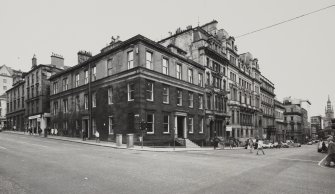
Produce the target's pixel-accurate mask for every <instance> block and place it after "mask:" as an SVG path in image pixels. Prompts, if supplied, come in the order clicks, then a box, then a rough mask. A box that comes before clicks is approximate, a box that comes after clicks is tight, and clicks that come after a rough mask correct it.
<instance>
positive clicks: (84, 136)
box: [81, 129, 86, 141]
mask: <svg viewBox="0 0 335 194" xmlns="http://www.w3.org/2000/svg"><path fill="white" fill-rule="evenodd" d="M81 133H82V136H83V141H86V131H85V129H82V130H81Z"/></svg>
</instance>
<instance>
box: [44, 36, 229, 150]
mask: <svg viewBox="0 0 335 194" xmlns="http://www.w3.org/2000/svg"><path fill="white" fill-rule="evenodd" d="M204 74H205V68H204V67H203V66H202V65H200V64H199V63H197V62H194V61H192V60H189V59H187V58H186V57H185V55H184V52H183V51H182V50H180V49H179V48H176V47H168V48H167V47H164V46H162V45H160V44H158V43H156V42H154V41H151V40H149V39H148V38H145V37H143V36H141V35H137V36H135V37H132V38H130V39H128V40H126V41H123V42H122V41H119V40H113V41H112V42H111V43H110V45H108V46H107V47H105V48H103V49H102V50H101V52H100V53H99V54H97V55H95V56H91V54H90V53H88V52H79V53H78V65H75V66H73V67H71V68H69V69H67V70H64V71H62V72H60V73H58V74H56V75H54V76H52V77H51V78H50V81H51V83H52V86H51V95H50V105H51V110H52V111H51V112H52V119H51V126H52V127H53V128H57V129H58V131H59V132H60V134H61V135H66V136H77V137H78V136H80V135H81V131H82V129H83V130H85V131H86V132H87V133H88V137H93V134H94V133H95V131H96V130H98V131H99V133H100V138H101V139H102V140H114V139H115V135H116V134H123V135H126V134H129V133H132V134H135V136H140V135H141V129H140V126H139V122H140V121H145V122H147V132H146V134H145V136H144V141H145V143H146V144H150V145H152V144H165V145H166V144H169V143H171V142H173V141H174V136H177V137H179V138H185V139H186V141H187V140H188V139H189V140H192V141H194V142H197V143H199V144H200V143H204V142H205V141H206V139H208V136H207V134H209V131H207V129H206V128H205V125H206V123H205V108H204V90H205V88H204ZM221 87H222V86H221ZM217 106H218V107H217V109H219V110H222V109H223V103H220V104H219V103H217ZM219 106H220V107H219ZM136 139H137V138H136Z"/></svg>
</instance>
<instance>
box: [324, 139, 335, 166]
mask: <svg viewBox="0 0 335 194" xmlns="http://www.w3.org/2000/svg"><path fill="white" fill-rule="evenodd" d="M327 140H328V156H327V158H326V164H325V165H326V166H330V163H331V162H335V143H334V138H333V136H330V137H329V138H328V139H327Z"/></svg>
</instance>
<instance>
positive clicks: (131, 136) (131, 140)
mask: <svg viewBox="0 0 335 194" xmlns="http://www.w3.org/2000/svg"><path fill="white" fill-rule="evenodd" d="M132 147H134V134H132V133H130V134H127V148H132Z"/></svg>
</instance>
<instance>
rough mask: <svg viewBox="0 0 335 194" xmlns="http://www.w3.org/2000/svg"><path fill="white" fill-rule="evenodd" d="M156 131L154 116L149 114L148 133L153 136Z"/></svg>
mask: <svg viewBox="0 0 335 194" xmlns="http://www.w3.org/2000/svg"><path fill="white" fill-rule="evenodd" d="M154 130H155V129H154V114H153V113H147V132H148V133H151V134H153V133H154Z"/></svg>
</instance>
